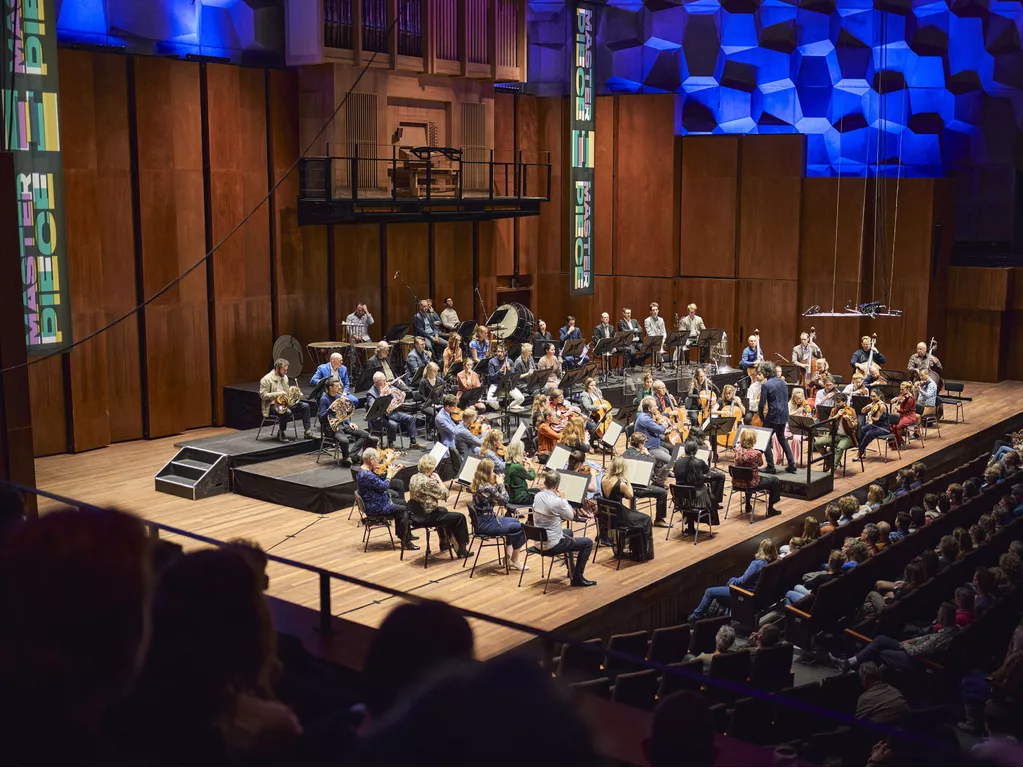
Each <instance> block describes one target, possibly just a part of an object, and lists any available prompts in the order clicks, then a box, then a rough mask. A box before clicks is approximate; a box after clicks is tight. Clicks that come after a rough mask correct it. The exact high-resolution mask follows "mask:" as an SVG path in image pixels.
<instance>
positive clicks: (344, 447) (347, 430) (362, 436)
mask: <svg viewBox="0 0 1023 768" xmlns="http://www.w3.org/2000/svg"><path fill="white" fill-rule="evenodd" d="M340 397H344V395H343V394H342V392H341V382H340V381H338V380H337V379H329V380H328V381H327V389H326V391H325V392H324V393H323V395H322V396H321V397H320V402H319V409H318V411H317V413H318V415H319V417H320V434H321V435H322V436H323V437H333V438H334V439H335V440H336V441H337V444H338V447H339V448H340V449H341V464H342V465H343V466H346V467H350V466H351V460H350V458H349V457H350V456H351V454H352V453H353V452H354V453H360V452H361V451H362V449H363V448H365V447H366V445H368V444H372V442H374V441H373V438H372V437H370V434H369V432H366V431H365V430H363V429H359V428H358V427H356V426H355V425H354V424H352V421H351V419H350V418H349V419H345V420H344V421H343V422H341V426H340V428H339V429H338V430H337V431H336V432H335V431H334V430H333V429H331V428H330V406H332V405H333V404H334V401H335V400H337V399H338V398H340ZM353 440H354V443H355V444H354V445H353V444H352V442H353Z"/></svg>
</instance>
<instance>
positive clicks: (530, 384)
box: [526, 368, 551, 395]
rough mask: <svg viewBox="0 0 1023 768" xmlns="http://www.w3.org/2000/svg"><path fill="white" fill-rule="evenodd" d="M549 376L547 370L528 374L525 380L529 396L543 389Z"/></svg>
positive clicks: (548, 370) (549, 373)
mask: <svg viewBox="0 0 1023 768" xmlns="http://www.w3.org/2000/svg"><path fill="white" fill-rule="evenodd" d="M550 376H551V372H550V369H549V368H548V369H546V370H543V371H533V372H532V373H531V374H529V378H528V379H527V380H526V389H527V390H528V391H529V394H531V395H532V394H535V393H537V392H539V391H540V390H541V389H543V388H544V386H546V384H547V379H549V378H550Z"/></svg>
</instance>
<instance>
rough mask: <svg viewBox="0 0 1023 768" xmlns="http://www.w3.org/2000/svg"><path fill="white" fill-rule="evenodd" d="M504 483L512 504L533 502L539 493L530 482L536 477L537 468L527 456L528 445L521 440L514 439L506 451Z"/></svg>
mask: <svg viewBox="0 0 1023 768" xmlns="http://www.w3.org/2000/svg"><path fill="white" fill-rule="evenodd" d="M504 459H505V462H506V463H505V466H504V485H505V488H507V489H508V500H509V501H510V502H511V503H512V504H532V503H533V497H535V496H536V494H537V489H536V488H530V487H529V483H530V482H531V481H533V480H535V479H536V470H535V469H533V467H532V462H530V461H529V459H527V458H526V446H524V445H523V444H522V441H521V440H512V441H511V442H510V443H508V447H507V448H506V449H505V452H504Z"/></svg>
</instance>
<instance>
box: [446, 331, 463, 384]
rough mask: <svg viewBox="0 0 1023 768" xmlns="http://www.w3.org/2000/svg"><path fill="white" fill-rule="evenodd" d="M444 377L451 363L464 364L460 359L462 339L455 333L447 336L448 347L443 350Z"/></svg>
mask: <svg viewBox="0 0 1023 768" xmlns="http://www.w3.org/2000/svg"><path fill="white" fill-rule="evenodd" d="M443 357H444V375H445V376H447V375H448V368H450V367H451V365H452V364H453V363H461V362H464V359H463V357H462V337H461V336H459V335H458V334H457V333H452V334H451V335H450V336H448V345H447V347H445V348H444V355H443Z"/></svg>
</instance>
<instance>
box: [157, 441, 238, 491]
mask: <svg viewBox="0 0 1023 768" xmlns="http://www.w3.org/2000/svg"><path fill="white" fill-rule="evenodd" d="M227 458H228V457H227V454H224V453H217V452H216V451H208V450H206V449H204V448H196V447H193V446H185V447H184V448H182V449H181V450H180V451H178V453H177V455H175V456H174V458H173V459H171V460H170V461H169V462H167V464H165V465H164V467H163V468H162V469H161V470H160V471H159V472H157V473H156V477H155V478H154V482H155V484H156V490H158V491H160V492H161V493H169V494H171V495H173V496H180V497H181V498H183V499H191V500H192V501H196V500H197V499H206V498H209V497H210V496H217V495H219V494H221V493H227V492H228V491H230V490H231V489H230V488H229V486H228V467H227Z"/></svg>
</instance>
